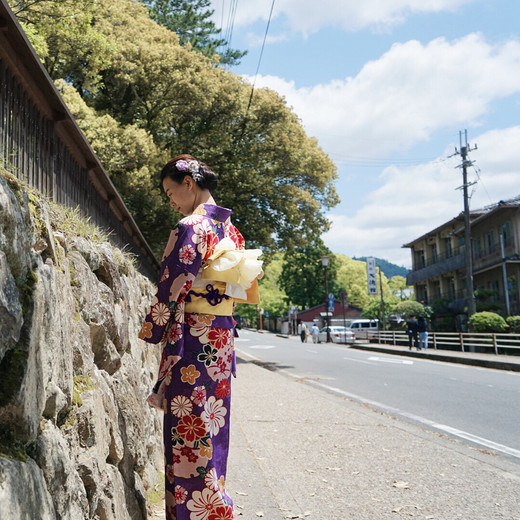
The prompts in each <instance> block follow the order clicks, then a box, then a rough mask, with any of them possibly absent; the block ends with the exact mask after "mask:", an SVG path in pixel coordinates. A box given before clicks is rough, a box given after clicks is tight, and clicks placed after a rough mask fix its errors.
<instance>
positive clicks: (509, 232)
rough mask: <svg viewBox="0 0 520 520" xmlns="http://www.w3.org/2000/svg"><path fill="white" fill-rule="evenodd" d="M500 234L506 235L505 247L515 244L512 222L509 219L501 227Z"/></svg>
mask: <svg viewBox="0 0 520 520" xmlns="http://www.w3.org/2000/svg"><path fill="white" fill-rule="evenodd" d="M500 234H501V235H502V236H503V237H504V247H511V246H513V229H512V227H511V222H509V221H507V222H505V223H504V224H502V226H501V227H500Z"/></svg>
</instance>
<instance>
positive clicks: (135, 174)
mask: <svg viewBox="0 0 520 520" xmlns="http://www.w3.org/2000/svg"><path fill="white" fill-rule="evenodd" d="M57 87H58V89H59V90H60V92H61V94H62V96H63V99H64V100H65V102H66V103H67V106H68V107H69V109H70V111H71V112H72V114H73V115H74V117H75V118H76V121H77V122H78V124H79V125H80V126H81V128H82V129H83V132H84V133H85V136H86V137H87V139H88V141H89V142H90V144H91V146H92V148H93V149H94V151H95V152H96V155H97V156H98V157H99V159H100V160H101V162H102V163H103V165H104V167H105V170H106V171H107V173H108V174H109V175H110V177H111V179H112V181H113V182H114V184H115V185H116V186H117V187H118V191H119V193H120V195H121V197H122V198H123V199H124V201H125V203H126V205H127V206H128V208H129V210H130V212H131V213H132V215H133V216H134V218H135V219H136V220H137V221H138V222H139V227H140V229H141V231H142V232H143V235H144V237H145V238H146V239H147V241H148V242H150V243H153V244H154V245H155V249H154V253H155V254H156V255H157V257H159V258H160V256H161V254H162V252H163V249H164V244H165V243H166V241H167V239H168V235H169V233H170V228H171V227H172V226H173V225H174V215H173V214H172V212H171V211H170V210H169V208H168V206H167V205H166V204H164V197H163V195H162V194H161V191H160V189H159V184H158V183H157V182H156V180H155V178H154V176H153V175H152V173H153V172H154V171H155V170H157V168H158V167H159V165H161V164H162V163H163V162H164V157H162V158H161V153H160V152H159V150H158V148H157V146H156V145H155V143H154V142H153V139H152V137H151V136H150V135H149V134H148V133H147V132H146V131H145V130H143V129H142V128H138V127H137V126H136V125H126V126H123V125H121V124H119V123H118V122H117V121H116V120H115V119H114V118H112V117H111V116H110V115H107V114H105V115H99V114H98V113H96V111H95V110H93V109H92V108H90V107H89V106H87V104H86V103H85V101H84V100H83V99H82V98H81V97H80V95H79V94H78V92H77V91H76V90H75V89H74V88H73V87H72V86H71V85H68V84H67V83H65V82H64V81H63V80H59V81H58V82H57ZM158 218H161V219H163V222H164V223H167V222H170V226H168V225H163V226H161V227H157V226H156V220H157V219H158Z"/></svg>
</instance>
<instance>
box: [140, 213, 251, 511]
mask: <svg viewBox="0 0 520 520" xmlns="http://www.w3.org/2000/svg"><path fill="white" fill-rule="evenodd" d="M230 215H231V211H230V210H229V209H225V208H221V207H219V206H214V205H210V204H202V205H200V206H199V207H197V208H196V210H195V212H194V213H193V215H190V216H188V217H185V218H183V219H182V220H181V221H180V222H179V223H178V224H177V226H176V227H175V228H174V229H173V231H172V232H171V235H170V239H169V241H168V245H167V246H166V250H165V252H164V255H163V259H162V267H161V278H160V282H159V285H158V290H157V294H156V297H155V299H154V301H153V303H152V307H151V310H150V313H149V314H148V316H147V317H146V320H145V322H144V324H143V327H142V329H141V332H140V335H139V337H140V338H141V339H144V340H145V341H147V342H149V343H161V346H162V347H163V354H162V360H161V366H160V370H159V377H158V381H157V383H156V385H155V387H154V389H153V392H152V394H151V395H150V396H149V398H148V401H149V403H150V404H151V405H152V406H156V407H158V408H161V409H162V410H163V411H164V448H165V459H166V462H165V463H166V471H165V473H166V519H167V520H174V519H176V520H231V519H233V518H235V516H234V513H233V502H232V500H231V498H230V497H229V496H228V495H227V493H226V489H225V481H226V467H227V457H228V450H229V418H230V417H229V414H230V407H229V406H230V397H231V385H230V381H231V374H234V372H235V352H234V325H235V322H234V320H233V318H232V316H231V314H232V310H233V298H230V297H228V296H226V295H225V294H224V288H223V285H224V287H225V284H222V283H220V282H212V281H211V280H203V279H201V271H202V268H203V267H204V265H205V263H206V261H207V260H208V258H209V257H210V256H211V255H212V253H213V251H214V249H215V246H216V245H217V244H218V243H219V242H220V241H221V240H222V239H224V238H228V239H231V240H232V241H233V243H234V245H235V246H236V248H237V249H239V250H241V249H243V248H244V239H243V237H242V235H241V234H240V232H239V231H238V230H237V229H236V228H235V227H234V226H233V224H231V219H230Z"/></svg>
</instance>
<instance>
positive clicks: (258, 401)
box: [227, 345, 520, 520]
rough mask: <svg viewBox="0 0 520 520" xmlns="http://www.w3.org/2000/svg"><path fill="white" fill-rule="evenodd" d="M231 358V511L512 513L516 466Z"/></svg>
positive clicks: (519, 479)
mask: <svg viewBox="0 0 520 520" xmlns="http://www.w3.org/2000/svg"><path fill="white" fill-rule="evenodd" d="M360 347H363V346H362V345H360ZM367 347H368V346H367ZM378 347H379V346H378ZM368 348H372V347H368ZM407 352H410V351H407ZM400 353H401V352H400ZM412 353H413V352H412ZM424 354H425V353H424V352H417V355H423V356H424ZM479 358H480V356H477V357H476V359H479ZM238 361H239V364H238V377H237V379H235V380H234V381H233V390H232V391H233V398H232V416H231V421H232V423H231V451H230V459H229V471H228V482H227V483H228V491H229V492H230V495H231V496H232V498H233V500H234V501H235V506H236V513H237V515H238V516H237V518H239V519H244V520H255V519H257V518H264V519H267V520H280V519H291V518H293V519H294V518H304V519H308V520H347V519H352V520H379V519H394V520H397V519H404V518H406V519H409V518H414V519H423V520H455V519H457V520H459V519H463V520H490V519H495V518H496V519H498V518H500V519H509V520H520V491H519V490H520V464H516V463H514V462H512V461H510V460H508V459H505V458H502V457H500V456H498V455H496V454H493V453H490V452H486V451H484V450H480V449H476V448H472V447H468V446H466V445H464V444H462V443H461V442H458V441H456V440H453V439H451V438H447V437H446V436H444V435H441V434H438V433H435V432H430V431H427V430H424V429H422V428H421V427H420V426H415V425H412V424H408V423H405V422H402V421H400V420H397V419H393V418H391V417H389V416H387V415H385V414H382V413H380V412H377V411H374V410H373V409H371V408H370V407H368V406H366V405H362V404H359V403H356V402H353V401H350V400H348V399H345V398H341V397H338V396H336V395H332V394H327V393H325V392H324V391H323V390H319V389H316V388H315V387H312V386H310V385H308V384H306V379H305V378H303V379H301V380H294V379H292V378H290V377H289V376H288V375H286V374H283V373H276V372H272V371H269V370H266V369H264V368H261V367H259V366H258V365H256V364H254V363H253V362H249V361H248V360H247V359H246V358H245V357H241V358H239V360H238Z"/></svg>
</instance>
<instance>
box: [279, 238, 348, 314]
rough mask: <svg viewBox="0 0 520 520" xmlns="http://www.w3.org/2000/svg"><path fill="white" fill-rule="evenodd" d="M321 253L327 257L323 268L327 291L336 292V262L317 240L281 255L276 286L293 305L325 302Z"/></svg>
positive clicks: (304, 305) (311, 304)
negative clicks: (280, 270)
mask: <svg viewBox="0 0 520 520" xmlns="http://www.w3.org/2000/svg"><path fill="white" fill-rule="evenodd" d="M322 256H328V257H329V265H328V268H327V282H328V292H329V293H334V294H335V293H336V292H337V287H336V273H337V268H338V267H337V261H336V257H335V255H334V254H332V252H331V251H329V250H328V249H327V248H326V247H325V245H324V244H323V242H322V240H321V239H319V238H318V239H315V240H314V241H313V242H312V243H310V244H308V245H304V246H301V247H296V248H294V249H293V250H292V251H291V252H290V253H286V254H285V255H284V261H283V266H282V273H281V278H280V286H281V288H282V289H283V290H284V291H285V293H286V294H287V299H288V300H289V302H290V303H292V304H293V305H298V306H299V307H301V308H302V309H308V308H310V307H314V306H316V305H320V304H321V303H324V302H325V301H326V296H327V295H326V294H325V271H324V267H323V265H322V261H321V258H322Z"/></svg>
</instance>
